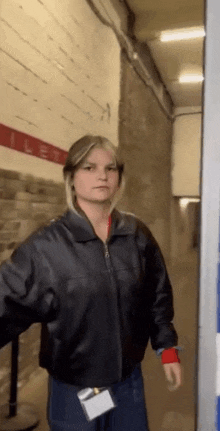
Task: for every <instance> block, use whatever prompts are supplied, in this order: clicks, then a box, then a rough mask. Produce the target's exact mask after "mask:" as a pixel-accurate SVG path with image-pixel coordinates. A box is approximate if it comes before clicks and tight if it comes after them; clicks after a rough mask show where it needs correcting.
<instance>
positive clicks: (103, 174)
mask: <svg viewBox="0 0 220 431" xmlns="http://www.w3.org/2000/svg"><path fill="white" fill-rule="evenodd" d="M98 178H99V179H100V180H102V181H107V171H106V169H100V170H99V172H98Z"/></svg>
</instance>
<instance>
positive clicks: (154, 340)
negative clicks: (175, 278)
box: [146, 237, 178, 350]
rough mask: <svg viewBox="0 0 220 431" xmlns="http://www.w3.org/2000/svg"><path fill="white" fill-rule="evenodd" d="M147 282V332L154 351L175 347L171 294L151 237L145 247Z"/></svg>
mask: <svg viewBox="0 0 220 431" xmlns="http://www.w3.org/2000/svg"><path fill="white" fill-rule="evenodd" d="M146 265H147V274H148V276H147V280H148V282H149V285H148V286H149V290H148V292H149V297H148V300H150V301H149V302H150V307H149V314H150V316H149V330H150V339H151V345H152V348H153V349H154V350H157V349H160V348H169V347H173V346H176V345H177V341H178V336H177V333H176V331H175V328H174V326H173V317H174V309H173V293H172V287H171V284H170V280H169V277H168V274H167V270H166V266H165V262H164V259H163V256H162V254H161V251H160V249H159V246H158V244H157V242H156V241H155V239H154V238H153V237H151V238H150V241H149V244H148V247H147V260H146Z"/></svg>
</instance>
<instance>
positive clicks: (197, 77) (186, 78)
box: [179, 73, 204, 84]
mask: <svg viewBox="0 0 220 431" xmlns="http://www.w3.org/2000/svg"><path fill="white" fill-rule="evenodd" d="M203 80H204V76H203V75H201V74H198V73H197V74H192V73H188V74H185V75H181V76H180V77H179V82H180V83H181V84H183V83H196V82H202V81H203Z"/></svg>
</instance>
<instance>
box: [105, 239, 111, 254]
mask: <svg viewBox="0 0 220 431" xmlns="http://www.w3.org/2000/svg"><path fill="white" fill-rule="evenodd" d="M105 257H110V254H109V251H108V246H107V244H106V242H105Z"/></svg>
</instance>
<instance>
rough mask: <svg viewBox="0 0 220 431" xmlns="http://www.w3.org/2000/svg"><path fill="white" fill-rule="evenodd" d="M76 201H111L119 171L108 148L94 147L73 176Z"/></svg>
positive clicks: (117, 181) (117, 183)
mask: <svg viewBox="0 0 220 431" xmlns="http://www.w3.org/2000/svg"><path fill="white" fill-rule="evenodd" d="M73 186H74V188H75V194H76V197H77V200H78V202H79V203H80V201H87V202H97V203H98V202H99V203H104V202H108V201H111V199H112V198H113V196H114V195H115V193H116V192H117V190H118V187H119V173H118V169H117V167H116V163H115V160H114V157H113V155H112V153H111V151H110V150H106V149H104V148H94V149H93V150H91V151H90V152H89V154H88V155H87V157H86V158H85V160H84V161H83V162H82V163H81V164H80V166H79V168H78V169H77V170H76V172H75V174H74V177H73Z"/></svg>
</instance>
